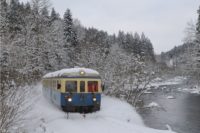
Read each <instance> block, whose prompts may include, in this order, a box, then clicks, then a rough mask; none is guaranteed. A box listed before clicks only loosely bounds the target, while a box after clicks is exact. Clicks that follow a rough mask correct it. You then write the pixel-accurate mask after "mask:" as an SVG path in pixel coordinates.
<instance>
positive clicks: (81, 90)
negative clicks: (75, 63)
mask: <svg viewBox="0 0 200 133" xmlns="http://www.w3.org/2000/svg"><path fill="white" fill-rule="evenodd" d="M80 92H85V81H81V82H80Z"/></svg>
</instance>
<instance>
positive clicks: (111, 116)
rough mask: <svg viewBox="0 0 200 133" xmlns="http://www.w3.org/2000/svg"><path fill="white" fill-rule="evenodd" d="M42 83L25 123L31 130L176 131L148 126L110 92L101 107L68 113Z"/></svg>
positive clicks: (79, 132)
mask: <svg viewBox="0 0 200 133" xmlns="http://www.w3.org/2000/svg"><path fill="white" fill-rule="evenodd" d="M41 93H42V92H41V85H38V86H36V91H35V92H34V93H33V95H32V97H31V99H32V101H33V103H34V106H33V108H32V109H31V111H30V112H29V113H28V114H27V118H28V120H27V121H25V124H24V125H23V130H24V132H28V133H67V132H73V133H85V132H87V133H94V132H95V133H122V132H123V133H174V132H173V131H169V130H157V129H151V128H148V127H146V126H145V125H144V124H143V121H142V119H141V117H140V116H139V115H138V114H137V113H136V111H135V110H134V108H133V107H132V106H130V105H129V104H128V103H126V102H124V101H121V100H119V99H116V98H111V97H108V96H103V97H102V106H101V110H100V111H98V112H95V113H90V114H87V115H86V117H85V118H84V117H83V116H82V115H81V114H78V113H70V114H69V118H68V119H67V117H66V114H65V113H64V112H63V111H61V110H60V109H58V108H57V107H55V106H54V105H52V104H51V103H49V102H48V101H47V100H46V99H44V98H43V96H42V94H41Z"/></svg>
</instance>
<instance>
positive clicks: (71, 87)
mask: <svg viewBox="0 0 200 133" xmlns="http://www.w3.org/2000/svg"><path fill="white" fill-rule="evenodd" d="M65 90H66V92H77V81H66V84H65Z"/></svg>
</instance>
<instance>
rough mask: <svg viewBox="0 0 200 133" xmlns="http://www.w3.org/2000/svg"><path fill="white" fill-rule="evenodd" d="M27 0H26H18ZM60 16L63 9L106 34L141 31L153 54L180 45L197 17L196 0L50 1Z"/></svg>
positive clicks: (198, 1)
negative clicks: (190, 24) (148, 40)
mask: <svg viewBox="0 0 200 133" xmlns="http://www.w3.org/2000/svg"><path fill="white" fill-rule="evenodd" d="M21 1H27V0H21ZM51 3H52V7H54V8H55V10H56V11H57V12H59V14H60V16H61V17H63V14H64V12H65V10H66V9H67V8H69V9H71V11H72V15H73V17H74V18H78V19H79V20H80V21H81V23H82V24H83V25H84V26H86V27H95V28H98V29H100V30H105V31H107V32H108V33H110V34H112V33H118V31H119V30H123V31H125V32H132V33H134V32H136V31H137V32H138V33H141V32H144V33H145V35H146V36H147V37H149V38H150V40H151V41H152V43H153V46H154V50H155V52H156V53H160V52H161V51H167V50H170V49H171V48H173V47H174V46H175V45H176V46H177V45H180V44H182V40H183V38H184V30H185V27H186V25H187V22H189V21H191V20H193V21H196V19H197V9H198V7H199V6H200V0H51Z"/></svg>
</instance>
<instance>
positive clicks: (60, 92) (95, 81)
mask: <svg viewBox="0 0 200 133" xmlns="http://www.w3.org/2000/svg"><path fill="white" fill-rule="evenodd" d="M42 86H43V87H42V92H43V95H44V97H45V98H46V99H48V101H50V102H52V103H53V104H54V105H56V106H57V107H59V108H61V109H62V110H63V111H65V112H79V113H89V112H95V111H99V110H100V107H101V94H102V90H103V86H102V82H101V77H100V74H99V73H98V72H97V71H96V70H93V69H89V68H67V69H62V70H59V71H55V72H51V73H48V74H46V75H44V76H43V79H42Z"/></svg>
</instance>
